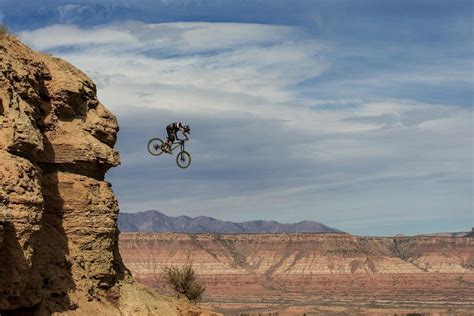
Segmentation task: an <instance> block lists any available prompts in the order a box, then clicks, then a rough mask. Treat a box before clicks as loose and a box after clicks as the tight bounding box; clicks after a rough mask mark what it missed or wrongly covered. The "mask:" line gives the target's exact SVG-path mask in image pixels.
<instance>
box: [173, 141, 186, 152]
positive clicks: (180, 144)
mask: <svg viewBox="0 0 474 316" xmlns="http://www.w3.org/2000/svg"><path fill="white" fill-rule="evenodd" d="M178 147H181V151H184V140H180V141H179V142H174V143H172V144H171V148H170V150H171V152H173V151H174V150H175V149H176V148H178Z"/></svg>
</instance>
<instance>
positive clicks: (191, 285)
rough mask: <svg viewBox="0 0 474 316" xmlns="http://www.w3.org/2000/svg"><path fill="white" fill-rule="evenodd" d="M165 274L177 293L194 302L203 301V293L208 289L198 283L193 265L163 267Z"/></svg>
mask: <svg viewBox="0 0 474 316" xmlns="http://www.w3.org/2000/svg"><path fill="white" fill-rule="evenodd" d="M163 274H164V275H165V278H166V280H167V281H168V283H169V284H170V285H171V286H172V287H173V289H174V290H175V291H176V292H178V293H179V294H181V295H184V296H186V297H187V298H188V299H189V300H190V301H192V302H196V301H199V300H201V298H202V297H201V296H202V293H204V291H205V290H206V289H205V287H204V286H202V285H201V284H199V283H198V282H197V280H196V275H195V273H194V269H193V266H192V264H191V263H187V264H185V265H184V266H181V267H178V266H165V267H163Z"/></svg>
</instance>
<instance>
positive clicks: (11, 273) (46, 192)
mask: <svg viewBox="0 0 474 316" xmlns="http://www.w3.org/2000/svg"><path fill="white" fill-rule="evenodd" d="M117 131H118V125H117V121H116V119H115V117H114V115H113V114H112V113H110V112H109V111H108V110H107V109H106V108H105V107H104V105H102V104H101V103H100V102H99V101H98V100H97V96H96V86H95V84H94V83H93V82H92V81H91V80H90V79H89V78H88V77H87V76H86V75H85V74H84V73H82V72H81V71H80V70H78V69H76V68H75V67H73V66H72V65H70V64H69V63H67V62H66V61H64V60H61V59H59V58H54V57H52V56H49V55H46V54H41V53H37V52H34V51H32V50H31V49H29V48H28V47H26V46H25V45H23V44H22V43H21V42H20V41H19V40H18V39H17V38H15V37H14V36H11V35H8V34H0V314H1V315H19V314H34V315H37V314H39V315H50V314H52V313H64V312H67V313H71V314H91V315H97V314H101V315H117V314H125V315H199V314H205V312H202V311H200V310H199V309H197V308H196V307H193V306H190V305H189V304H187V303H185V302H180V301H177V300H173V299H170V298H164V297H161V296H159V295H158V294H156V292H155V291H154V290H152V289H148V288H146V287H145V286H142V285H138V284H136V283H135V282H134V281H133V279H132V278H131V276H130V273H129V272H128V271H127V269H126V268H125V267H124V265H123V263H122V259H121V257H120V253H119V250H118V235H119V231H118V228H117V218H118V212H119V208H118V203H117V200H116V198H115V196H114V194H113V192H112V188H111V184H110V183H108V182H106V181H104V175H105V173H106V171H107V170H108V169H109V168H111V167H115V166H117V165H119V163H120V160H119V154H118V152H117V151H116V150H115V149H114V144H115V141H116V138H117Z"/></svg>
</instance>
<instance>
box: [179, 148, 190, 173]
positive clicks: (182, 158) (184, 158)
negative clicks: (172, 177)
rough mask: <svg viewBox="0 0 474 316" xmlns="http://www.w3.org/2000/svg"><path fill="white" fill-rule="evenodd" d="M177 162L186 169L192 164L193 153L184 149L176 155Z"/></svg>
mask: <svg viewBox="0 0 474 316" xmlns="http://www.w3.org/2000/svg"><path fill="white" fill-rule="evenodd" d="M176 164H177V165H178V167H180V168H181V169H186V168H187V167H189V166H190V165H191V155H190V154H189V153H188V152H187V151H184V150H183V151H182V152H180V153H179V154H178V155H177V156H176Z"/></svg>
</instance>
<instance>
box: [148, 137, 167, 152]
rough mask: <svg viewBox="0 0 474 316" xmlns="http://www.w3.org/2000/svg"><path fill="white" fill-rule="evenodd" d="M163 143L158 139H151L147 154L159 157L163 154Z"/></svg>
mask: <svg viewBox="0 0 474 316" xmlns="http://www.w3.org/2000/svg"><path fill="white" fill-rule="evenodd" d="M163 144H164V143H163V141H162V140H161V139H159V138H152V139H150V141H149V142H148V146H147V148H148V152H149V153H150V154H152V155H153V156H159V155H161V154H162V153H163Z"/></svg>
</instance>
